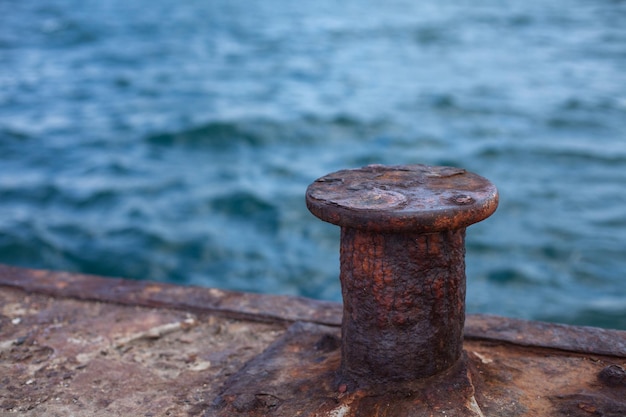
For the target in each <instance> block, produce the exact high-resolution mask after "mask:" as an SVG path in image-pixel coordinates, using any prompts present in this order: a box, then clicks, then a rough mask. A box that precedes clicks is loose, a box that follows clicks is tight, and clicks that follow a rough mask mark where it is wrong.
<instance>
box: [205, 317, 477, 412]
mask: <svg viewBox="0 0 626 417" xmlns="http://www.w3.org/2000/svg"><path fill="white" fill-rule="evenodd" d="M339 338H340V333H339V331H338V329H336V328H332V327H329V326H322V325H316V324H311V323H296V324H294V325H293V326H291V327H290V328H289V329H288V330H287V332H286V333H285V335H284V336H283V337H281V338H279V339H278V340H276V341H275V342H274V343H273V344H272V345H271V346H270V347H269V348H268V349H266V350H265V352H264V353H262V354H261V355H259V356H257V357H256V358H255V359H253V360H252V361H250V362H249V363H247V364H246V365H245V366H244V367H243V368H242V369H241V370H240V371H239V372H237V373H236V374H234V375H232V376H231V377H230V378H229V379H228V380H227V381H226V383H225V385H224V388H223V391H222V392H221V394H220V395H219V396H218V397H217V398H216V400H215V401H214V402H213V409H214V411H215V412H217V414H218V415H219V416H254V415H264V416H267V415H271V416H295V415H305V416H311V417H314V416H315V417H323V416H394V417H404V416H406V417H408V416H415V415H425V416H429V415H435V414H436V415H445V416H448V417H482V416H483V414H482V412H481V410H480V407H479V406H478V403H477V402H476V399H475V396H474V394H475V393H474V386H473V385H472V381H471V375H470V373H469V371H468V369H469V368H468V360H467V355H466V354H465V353H463V355H462V356H461V359H459V360H458V361H457V362H456V363H455V364H454V365H453V366H452V367H451V368H450V369H448V370H446V371H444V372H441V373H440V374H437V375H435V376H432V377H429V378H424V379H420V380H413V381H403V382H401V383H400V382H398V383H392V384H380V385H370V386H367V387H363V386H360V387H356V386H351V385H350V384H346V383H344V382H341V381H342V380H341V378H340V376H339V375H338V373H337V372H338V368H339V363H340V360H341V357H340V349H339V347H340V344H341V342H340V340H339Z"/></svg>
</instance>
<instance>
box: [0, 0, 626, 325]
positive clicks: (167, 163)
mask: <svg viewBox="0 0 626 417" xmlns="http://www.w3.org/2000/svg"><path fill="white" fill-rule="evenodd" d="M0 64H1V65H0V262H3V263H9V264H14V265H23V266H29V267H38V268H50V269H61V270H71V271H80V272H85V273H93V274H101V275H110V276H124V277H130V278H136V279H150V280H159V281H167V282H175V283H182V284H195V285H203V286H215V287H220V288H231V289H238V290H246V291H259V292H268V293H282V294H297V295H303V296H309V297H315V298H322V299H331V300H340V290H339V283H338V279H337V276H338V268H339V266H338V263H339V261H338V241H339V231H338V229H337V228H335V227H334V226H331V225H327V224H324V223H322V222H320V221H319V220H317V219H316V218H314V217H313V216H312V215H310V214H309V213H308V211H307V210H306V207H305V205H304V197H303V195H304V190H305V189H306V187H307V185H308V184H309V183H310V182H312V181H313V180H314V179H315V178H317V177H320V176H322V175H324V174H327V173H329V172H333V171H336V170H339V169H343V168H353V167H359V166H362V165H365V164H370V163H383V164H407V163H426V164H437V165H440V164H443V165H454V166H460V167H464V168H467V169H468V170H471V171H474V172H477V173H479V174H481V175H483V176H486V177H487V178H489V179H491V180H492V181H493V182H494V183H495V184H496V185H497V186H498V188H499V190H500V193H501V204H500V208H499V209H498V211H497V212H496V214H495V215H494V216H493V217H491V218H490V219H488V220H486V221H485V222H483V223H480V224H478V225H475V226H472V227H471V228H470V229H468V242H467V274H468V295H467V304H468V311H469V312H486V313H493V314H501V315H507V316H515V317H522V318H532V319H541V320H552V321H561V322H567V323H577V324H588V325H599V326H607V327H614V328H622V329H626V75H625V74H626V2H624V1H617V0H597V1H587V0H571V1H567V2H565V1H562V0H557V1H553V2H549V4H548V3H546V2H542V1H532V0H531V1H524V2H515V3H511V2H509V3H506V4H504V3H502V2H498V1H489V0H479V1H475V2H464V1H461V0H455V1H451V2H443V3H441V4H439V3H436V2H414V1H401V0H395V1H391V2H384V3H382V2H373V1H367V0H360V1H357V0H348V1H343V2H334V1H333V2H331V1H326V0H322V1H315V2H313V1H304V2H292V1H286V0H265V1H262V2H255V1H252V2H250V1H246V2H242V1H230V0H210V1H187V2H182V3H180V2H173V1H166V0H157V1H154V0H152V1H143V0H136V1H120V0H107V1H95V0H87V1H85V0H81V1H77V0H76V1H70V0H64V1H60V0H57V1H47V2H41V1H35V0H24V1H11V0H8V1H2V2H0Z"/></svg>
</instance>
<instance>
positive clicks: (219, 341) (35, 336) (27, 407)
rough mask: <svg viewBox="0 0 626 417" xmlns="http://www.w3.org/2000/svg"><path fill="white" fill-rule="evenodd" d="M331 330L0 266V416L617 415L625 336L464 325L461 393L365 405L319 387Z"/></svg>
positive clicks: (329, 375) (239, 300) (270, 309)
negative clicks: (444, 399)
mask: <svg viewBox="0 0 626 417" xmlns="http://www.w3.org/2000/svg"><path fill="white" fill-rule="evenodd" d="M341 315H342V307H341V305H340V304H338V303H330V302H323V301H315V300H310V299H304V298H296V297H285V296H272V295H259V294H247V293H238V292H229V291H222V290H217V289H209V288H197V287H181V286H174V285H168V284H160V283H154V282H146V281H131V280H123V279H112V278H102V277H94V276H86V275H80V274H69V273H62V272H51V271H41V270H30V269H22V268H16V267H11V266H5V265H0V416H3V417H4V416H12V415H20V416H51V417H52V416H227V415H228V416H231V415H232V416H290V417H292V416H299V415H300V416H329V417H330V416H332V417H342V416H343V417H349V416H364V417H367V416H405V415H425V416H429V415H433V416H582V417H587V416H589V417H591V416H611V417H617V416H622V417H623V416H625V415H626V373H625V371H624V368H625V367H626V332H624V331H617V330H605V329H598V328H592V327H575V326H566V325H559V324H549V323H541V322H528V321H522V320H515V319H507V318H502V317H493V316H481V315H469V316H468V317H467V320H466V323H465V339H464V349H465V356H464V357H465V360H464V362H463V363H462V364H461V365H459V366H460V367H461V368H462V369H461V372H462V373H464V374H465V375H467V376H468V378H467V379H466V382H468V383H463V382H462V381H461V382H459V381H458V380H448V381H443V379H445V375H444V376H439V377H436V378H434V379H431V380H428V381H423V383H416V385H415V389H414V390H413V391H412V392H411V393H407V392H406V391H402V390H400V389H394V387H389V388H388V389H387V390H385V391H384V392H383V393H378V394H376V395H374V394H372V393H371V392H368V391H367V390H357V391H351V390H350V389H349V387H341V386H339V387H338V386H336V385H335V383H334V381H335V380H334V375H335V371H336V369H337V368H338V366H339V361H340V349H339V346H340V337H341ZM420 384H421V385H420ZM455 384H456V385H455ZM442 392H444V393H445V395H444V398H449V401H447V402H446V401H444V402H442V401H441V398H442V396H441V393H442ZM446 396H447V397H446Z"/></svg>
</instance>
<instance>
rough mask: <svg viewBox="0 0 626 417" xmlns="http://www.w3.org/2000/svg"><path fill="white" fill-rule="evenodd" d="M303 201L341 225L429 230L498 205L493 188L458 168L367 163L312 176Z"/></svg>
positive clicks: (475, 218)
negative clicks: (363, 165) (319, 176)
mask: <svg viewBox="0 0 626 417" xmlns="http://www.w3.org/2000/svg"><path fill="white" fill-rule="evenodd" d="M306 204H307V207H308V208H309V210H310V211H311V213H313V214H314V215H315V216H317V217H319V218H320V219H322V220H324V221H327V222H329V223H333V224H336V225H339V226H342V227H353V228H359V229H366V230H371V231H379V232H415V233H430V232H438V231H442V230H453V229H461V228H465V227H467V226H469V225H471V224H473V223H476V222H479V221H481V220H483V219H486V218H487V217H489V216H490V215H491V214H492V213H493V212H494V211H495V210H496V208H497V206H498V190H497V189H496V187H495V186H494V185H493V184H492V183H491V182H490V181H489V180H487V179H485V178H483V177H481V176H479V175H476V174H473V173H471V172H467V171H466V170H464V169H461V168H453V167H444V166H428V165H397V166H385V165H368V166H365V167H362V168H358V169H350V170H342V171H337V172H334V173H332V174H328V175H326V176H324V177H322V178H319V179H317V180H316V181H315V182H314V183H313V184H311V185H309V187H308V188H307V190H306Z"/></svg>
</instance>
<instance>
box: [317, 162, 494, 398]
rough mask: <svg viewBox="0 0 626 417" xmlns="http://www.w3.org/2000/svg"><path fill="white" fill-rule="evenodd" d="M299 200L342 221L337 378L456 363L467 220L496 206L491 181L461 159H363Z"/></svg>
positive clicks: (350, 382) (375, 377)
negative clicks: (434, 162) (448, 163)
mask: <svg viewBox="0 0 626 417" xmlns="http://www.w3.org/2000/svg"><path fill="white" fill-rule="evenodd" d="M306 201H307V207H308V208H309V210H311V212H312V213H313V214H315V215H316V216H317V217H319V218H321V219H322V220H324V221H327V222H330V223H333V224H336V225H339V226H341V254H340V260H341V273H340V280H341V285H342V296H343V302H344V311H343V322H342V351H341V352H342V359H341V372H340V381H339V383H340V384H341V385H345V386H346V387H347V389H351V390H354V389H358V388H362V387H368V386H376V385H382V384H385V383H389V382H402V381H411V380H416V379H420V378H426V377H430V376H433V375H436V374H438V373H441V372H443V371H445V370H447V369H449V368H450V367H452V366H453V365H454V364H455V363H457V362H458V361H459V360H460V359H461V353H462V349H463V345H462V341H463V325H464V322H465V246H464V241H465V228H466V227H467V226H469V225H470V224H473V223H476V222H478V221H480V220H483V219H485V218H486V217H488V216H489V215H491V214H492V213H493V212H494V211H495V209H496V207H497V204H498V193H497V190H496V188H495V186H494V185H493V184H491V183H490V182H489V181H488V180H486V179H485V178H483V177H480V176H478V175H476V174H472V173H470V172H467V171H465V170H464V169H460V168H452V167H432V166H427V165H403V166H389V167H388V166H382V165H370V166H366V167H363V168H360V169H354V170H344V171H338V172H335V173H333V174H329V175H327V176H324V177H322V178H320V179H318V180H317V181H315V182H314V183H313V184H311V185H310V186H309V188H308V189H307V193H306Z"/></svg>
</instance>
